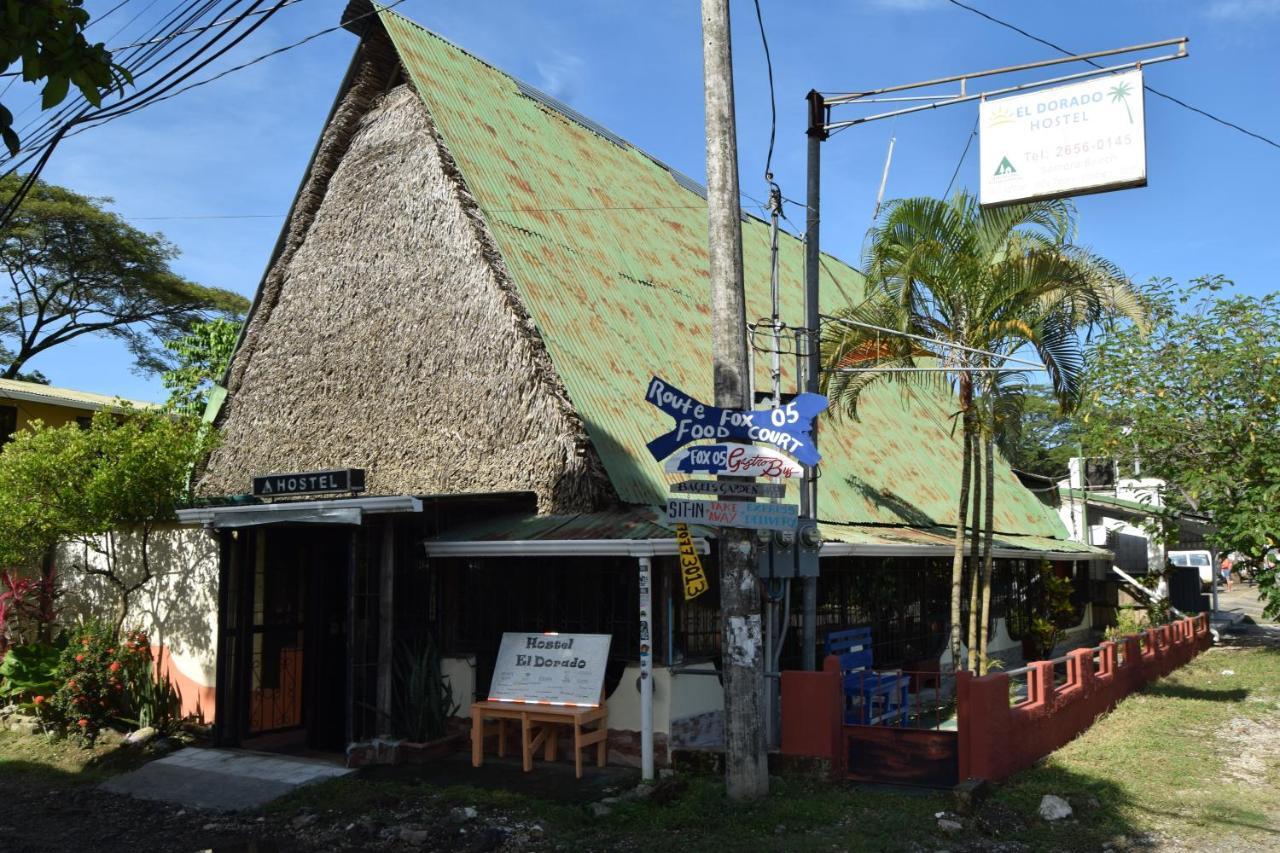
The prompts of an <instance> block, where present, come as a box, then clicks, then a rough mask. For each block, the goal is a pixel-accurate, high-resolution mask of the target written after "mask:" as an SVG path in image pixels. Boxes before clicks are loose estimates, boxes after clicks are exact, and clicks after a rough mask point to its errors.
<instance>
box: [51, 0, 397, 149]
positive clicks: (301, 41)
mask: <svg viewBox="0 0 1280 853" xmlns="http://www.w3.org/2000/svg"><path fill="white" fill-rule="evenodd" d="M297 2H300V0H282V2H281V3H279V4H277V5H276V6H275V7H273V9H271V10H270V11H268V12H267V13H266V14H267V15H268V16H270V15H271V14H272V13H274V12H276V11H279V10H280V9H283V8H284V7H285V6H292V5H293V4H294V3H297ZM403 2H405V0H395V2H393V3H391V4H389V5H387V6H383V7H381V10H382V11H390V10H391V9H394V8H395V7H397V6H399V5H400V4H401V3H403ZM258 14H261V13H258ZM374 14H377V10H375V11H373V12H366V13H365V14H364V15H359V16H357V17H355V18H350V19H348V20H346V21H344V22H343V23H341V24H337V25H336V26H332V27H328V28H326V29H323V30H320V31H319V32H314V33H312V34H311V35H309V36H307V37H306V38H301V39H298V40H297V41H295V42H293V43H292V44H286V45H284V46H283V47H278V48H276V49H275V50H271V51H268V52H266V53H264V54H262V55H261V56H256V57H254V58H253V59H250V60H249V61H248V62H242V63H240V64H239V65H234V66H232V67H231V68H228V69H226V70H225V71H221V72H219V73H217V74H215V75H213V76H212V77H209V78H207V79H204V80H197V81H196V82H194V83H191V84H189V85H187V86H183V87H182V88H181V89H179V90H177V91H176V92H171V93H169V94H167V95H163V96H155V97H152V98H150V99H148V100H147V101H146V102H144V103H141V104H136V105H133V106H131V107H129V108H128V109H127V110H125V111H124V112H121V113H117V114H115V115H108V116H106V117H104V118H103V119H102V120H101V121H98V120H97V119H91V121H94V122H95V123H94V124H91V125H88V126H86V127H83V128H81V129H80V130H77V131H76V132H75V133H73V134H71V135H72V136H75V135H76V134H79V133H83V132H84V131H86V130H88V129H89V128H90V127H99V126H101V125H104V124H106V123H107V122H109V121H111V120H112V119H116V118H119V117H120V116H123V115H128V114H129V113H132V112H135V111H137V110H139V109H141V108H142V107H148V106H151V105H152V104H158V103H160V102H161V101H167V100H169V99H170V98H176V97H178V96H179V95H181V94H182V93H183V92H190V91H191V90H192V89H198V88H199V87H201V86H204V85H207V84H209V83H212V82H213V81H214V80H220V79H222V78H223V77H226V76H227V75H228V74H231V73H233V72H236V71H242V70H244V69H245V68H248V67H249V66H251V65H257V64H258V63H259V62H262V61H263V60H265V59H270V58H271V57H273V56H277V55H279V54H281V53H284V52H285V51H289V50H293V49H294V48H295V47H302V46H303V45H304V44H306V43H307V42H309V41H313V40H315V39H318V38H320V37H321V36H327V35H328V34H329V33H333V32H337V31H338V30H341V29H344V28H345V27H346V25H347V24H350V23H352V22H353V21H358V20H360V19H361V18H363V17H367V16H368V15H374ZM266 20H267V19H266V18H263V19H262V20H261V21H259V22H258V23H256V24H254V25H253V27H250V29H249V31H248V32H246V33H244V34H243V35H242V36H241V37H240V39H243V38H244V37H245V36H247V35H249V33H251V32H253V30H254V29H256V28H257V27H258V26H259V25H260V24H263V23H265V22H266ZM238 41H239V39H238V40H237V41H236V42H232V43H231V44H230V45H227V47H226V48H224V49H223V50H222V51H221V52H220V53H219V54H217V55H216V56H213V57H211V58H210V60H209V62H211V61H212V60H214V59H217V58H218V56H221V55H222V53H225V52H226V51H227V50H229V49H230V48H232V47H235V45H236V44H237V43H238ZM207 64H208V62H205V63H204V64H203V65H201V66H200V67H201V68H203V67H204V65H207ZM198 70H200V69H199V68H197V69H194V70H193V71H192V72H191V73H195V71H198ZM188 76H190V75H188ZM178 82H181V81H178Z"/></svg>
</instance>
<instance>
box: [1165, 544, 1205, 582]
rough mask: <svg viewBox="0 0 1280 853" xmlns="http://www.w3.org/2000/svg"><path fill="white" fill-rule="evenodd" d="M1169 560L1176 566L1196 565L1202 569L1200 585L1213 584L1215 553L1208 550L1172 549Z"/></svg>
mask: <svg viewBox="0 0 1280 853" xmlns="http://www.w3.org/2000/svg"><path fill="white" fill-rule="evenodd" d="M1169 562H1171V563H1173V564H1174V565H1175V566H1195V567H1196V568H1197V569H1199V570H1200V586H1202V587H1204V588H1206V589H1208V588H1210V587H1212V586H1213V555H1212V554H1210V553H1209V552H1208V551H1170V552H1169Z"/></svg>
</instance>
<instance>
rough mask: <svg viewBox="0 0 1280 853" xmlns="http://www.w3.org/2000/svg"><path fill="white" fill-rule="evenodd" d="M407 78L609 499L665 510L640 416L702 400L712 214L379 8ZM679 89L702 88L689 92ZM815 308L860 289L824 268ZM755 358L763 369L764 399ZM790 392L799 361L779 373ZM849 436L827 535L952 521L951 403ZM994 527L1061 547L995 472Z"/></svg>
mask: <svg viewBox="0 0 1280 853" xmlns="http://www.w3.org/2000/svg"><path fill="white" fill-rule="evenodd" d="M382 20H383V22H384V23H385V25H386V28H387V30H388V32H389V34H390V35H391V38H392V41H393V43H394V44H395V47H396V50H397V51H398V53H399V55H400V58H401V60H402V61H403V63H404V66H405V68H406V69H407V70H408V74H409V76H410V79H411V80H412V83H413V85H414V86H415V88H416V89H417V91H418V93H419V95H420V96H421V97H422V99H423V101H424V102H425V104H426V106H427V108H428V109H429V111H430V113H431V115H432V117H433V119H434V121H435V123H436V126H437V128H438V130H439V132H440V133H441V135H442V137H443V138H444V140H445V143H446V144H447V146H448V148H449V151H450V153H451V154H452V155H453V157H454V159H455V160H456V162H457V164H458V167H459V169H460V170H461V172H462V175H463V177H464V179H465V181H466V184H467V187H468V188H469V190H470V191H471V193H472V194H473V196H474V197H475V199H476V201H477V203H478V204H479V205H480V207H481V208H482V209H483V210H484V215H485V218H486V220H487V222H488V225H489V227H490V230H491V231H492V233H493V235H494V238H495V239H496V240H497V243H498V246H499V249H500V250H501V252H502V256H503V260H504V261H505V263H506V266H507V268H508V270H509V271H510V273H511V276H512V278H513V279H514V281H515V284H516V286H517V288H518V290H519V293H520V296H521V297H522V299H523V301H524V303H525V305H526V306H527V308H528V310H529V312H530V314H531V316H532V317H533V320H534V321H535V322H536V324H537V326H538V331H539V332H540V334H541V335H542V338H543V340H544V341H545V342H546V346H547V349H548V351H549V353H550V355H551V359H552V362H553V363H554V365H555V367H556V369H557V371H558V372H559V375H560V377H561V379H562V381H563V382H564V384H565V387H566V389H567V390H568V392H569V396H570V398H571V399H572V400H573V403H574V405H575V407H576V408H577V411H578V413H579V414H580V416H581V417H582V419H583V421H584V423H585V425H586V429H587V431H588V433H589V435H590V437H591V439H592V442H593V444H594V446H595V448H596V450H597V452H598V453H599V454H600V457H601V459H602V461H603V463H604V466H605V468H606V470H607V471H608V474H609V477H610V479H611V480H612V482H613V485H614V487H615V488H616V490H617V492H618V495H619V497H620V498H621V499H622V500H623V501H624V502H626V503H631V504H640V505H656V504H660V503H662V502H663V501H664V500H665V498H666V496H667V490H668V484H669V482H670V480H671V479H672V477H669V476H668V475H666V474H664V473H663V471H662V467H661V465H660V464H659V463H657V462H655V461H654V460H653V459H652V457H651V456H650V455H649V453H648V451H647V450H646V449H645V443H646V442H647V441H649V440H650V439H652V438H653V437H655V436H657V435H659V434H661V433H663V432H666V431H667V430H668V429H669V428H670V420H669V419H668V418H666V416H664V415H662V414H661V413H660V412H658V411H657V409H655V408H653V407H652V406H650V405H648V404H647V403H645V402H644V392H645V389H646V387H647V385H648V382H649V378H650V377H651V376H654V375H657V376H660V377H663V378H664V379H667V380H668V381H670V382H672V383H673V384H675V385H677V386H679V387H680V388H682V389H683V390H685V391H687V392H689V393H691V394H694V395H695V396H698V397H699V398H701V399H704V400H707V401H710V400H711V399H712V389H711V351H710V350H711V331H710V313H711V312H710V305H709V299H708V295H709V292H708V286H707V250H706V240H707V236H706V235H707V230H706V203H705V201H704V200H703V198H702V197H701V196H700V195H698V194H697V193H696V192H693V191H691V190H689V189H687V188H685V187H682V186H681V185H679V184H677V182H676V180H675V178H674V177H673V175H672V173H671V172H670V171H669V170H668V169H667V168H666V167H665V166H663V165H662V164H661V163H659V162H657V161H656V160H654V159H652V158H651V157H649V156H648V155H646V154H644V153H643V152H641V151H639V150H638V149H636V148H633V147H631V146H629V145H626V144H622V145H619V144H616V143H615V142H614V141H610V140H609V139H607V138H605V137H604V136H602V135H600V134H598V133H595V132H593V131H592V130H589V129H588V128H587V127H585V126H584V125H583V124H581V123H578V122H576V121H573V120H570V119H569V118H567V117H566V116H565V115H564V114H563V113H561V112H559V111H557V110H554V109H552V108H550V107H548V106H547V105H545V104H543V103H541V102H539V101H538V100H535V99H534V98H532V97H529V96H527V95H525V94H522V92H521V90H520V87H519V85H518V84H517V82H516V81H515V80H513V79H512V78H511V77H509V76H508V75H506V74H504V73H502V72H500V71H498V70H497V69H495V68H493V67H491V66H489V65H487V64H486V63H484V62H482V61H480V60H478V59H476V58H475V57H473V56H470V55H469V54H467V53H465V52H464V51H462V50H460V49H458V48H457V47H455V46H453V45H451V44H449V43H448V42H446V41H444V40H443V39H441V38H440V37H438V36H436V35H434V34H432V33H430V32H428V31H426V30H424V29H422V28H421V27H419V26H418V25H416V24H414V23H412V22H411V21H408V20H406V19H405V18H402V17H400V16H398V15H396V14H394V13H391V12H385V11H384V12H383V13H382ZM690 85H698V84H697V82H696V81H691V83H690ZM743 243H744V263H745V269H746V283H747V314H748V318H750V319H754V318H757V317H764V316H766V315H767V314H768V298H769V231H768V226H767V225H766V224H765V223H763V222H761V221H759V220H755V219H752V220H751V221H749V222H747V223H745V224H744V226H743ZM780 264H781V281H782V291H783V294H784V304H783V312H782V313H783V319H784V321H788V322H792V323H796V324H799V323H801V322H802V320H803V310H802V265H803V248H802V245H801V243H800V241H798V240H796V239H794V238H793V237H791V236H789V235H787V236H784V238H783V240H782V248H781V262H780ZM824 267H825V274H824V282H823V285H824V290H825V294H824V303H825V304H826V307H828V308H834V307H835V306H837V305H838V304H840V303H841V301H842V297H841V295H840V293H839V292H838V291H840V290H843V291H844V292H845V293H846V294H848V295H849V296H851V297H854V298H856V297H857V296H858V295H860V293H861V284H860V278H859V276H858V274H857V272H856V271H854V270H853V269H851V268H850V267H848V266H846V265H844V264H842V263H840V262H839V261H837V260H835V259H833V258H829V257H828V258H827V259H826V261H825V263H824ZM767 361H768V359H767V356H761V358H760V359H759V363H758V365H757V378H758V382H757V385H758V387H766V382H767V377H766V373H765V370H766V369H767ZM783 361H784V364H785V366H786V369H787V371H788V374H787V376H786V377H784V387H785V386H786V385H794V378H793V374H792V373H791V372H790V371H791V368H792V366H793V365H792V362H793V359H792V358H790V357H785V358H784V359H783ZM860 407H861V412H862V418H861V420H860V421H859V422H856V423H853V422H840V421H827V422H825V423H824V426H823V429H822V433H821V441H822V452H823V457H824V462H823V465H822V469H821V474H822V476H821V480H820V483H819V485H820V494H819V510H820V515H821V517H822V518H824V519H827V520H832V521H838V522H850V523H878V524H897V525H910V526H916V527H930V526H934V525H938V524H948V523H952V524H953V523H954V517H955V516H954V513H955V508H954V504H955V495H956V489H957V481H958V480H959V470H960V468H959V466H960V447H959V441H958V438H957V436H955V435H953V429H952V420H951V418H950V415H951V413H952V412H953V411H954V409H955V403H954V401H953V400H952V398H951V397H950V396H949V395H947V394H946V393H945V392H943V391H929V390H916V391H915V398H914V399H913V400H911V401H910V402H908V401H907V400H906V399H905V398H904V396H903V394H902V392H901V391H900V390H899V389H898V388H894V387H881V388H878V389H876V390H875V391H873V392H869V393H868V394H866V396H865V397H864V399H863V401H862V402H861V404H860ZM997 476H998V480H999V483H998V487H997V490H996V495H997V509H996V526H997V527H998V528H999V529H1001V530H1009V531H1018V532H1021V533H1034V534H1040V535H1045V536H1052V537H1057V536H1064V535H1065V530H1064V528H1063V527H1062V524H1061V522H1060V521H1059V519H1058V517H1057V515H1056V513H1054V512H1053V511H1052V510H1050V509H1048V508H1047V507H1045V506H1044V505H1043V504H1041V503H1040V502H1039V501H1037V500H1036V499H1035V498H1034V496H1032V495H1031V494H1030V493H1029V492H1027V491H1026V490H1025V489H1023V488H1022V486H1021V485H1020V484H1019V483H1018V481H1017V479H1016V478H1015V477H1014V476H1013V474H1012V472H1011V471H1010V470H1009V468H1008V467H1007V466H1006V465H1004V464H1001V465H1000V466H999V471H998V475H997Z"/></svg>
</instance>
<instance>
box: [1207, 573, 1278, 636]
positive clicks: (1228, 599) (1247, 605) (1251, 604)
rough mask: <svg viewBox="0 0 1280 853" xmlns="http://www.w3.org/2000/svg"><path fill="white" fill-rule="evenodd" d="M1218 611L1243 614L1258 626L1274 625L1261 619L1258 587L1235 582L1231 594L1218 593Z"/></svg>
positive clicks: (1270, 621) (1267, 620)
mask: <svg viewBox="0 0 1280 853" xmlns="http://www.w3.org/2000/svg"><path fill="white" fill-rule="evenodd" d="M1218 609H1219V610H1224V611H1229V612H1230V611H1234V612H1237V613H1243V614H1244V615H1245V616H1248V617H1250V618H1251V619H1253V621H1254V622H1256V623H1258V624H1259V625H1262V624H1275V623H1274V622H1273V621H1272V620H1269V619H1264V618H1263V617H1262V602H1261V601H1259V600H1258V587H1257V586H1256V585H1255V584H1247V583H1241V582H1240V581H1236V583H1235V584H1233V588H1232V590H1231V592H1226V591H1225V590H1223V591H1219V592H1218Z"/></svg>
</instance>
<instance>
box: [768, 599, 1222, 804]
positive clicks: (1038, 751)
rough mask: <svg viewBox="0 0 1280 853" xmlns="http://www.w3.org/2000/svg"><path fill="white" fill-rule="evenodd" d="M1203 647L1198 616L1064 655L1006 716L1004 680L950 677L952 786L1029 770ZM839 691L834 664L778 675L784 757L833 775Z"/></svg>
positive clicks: (1204, 631)
mask: <svg viewBox="0 0 1280 853" xmlns="http://www.w3.org/2000/svg"><path fill="white" fill-rule="evenodd" d="M1211 642H1212V637H1211V635H1210V633H1209V622H1208V619H1207V618H1205V617H1204V615H1203V614H1202V615H1200V616H1197V617H1193V618H1190V619H1182V620H1179V621H1178V622H1175V623H1173V624H1170V625H1162V626H1161V627H1160V628H1158V629H1155V630H1150V631H1146V632H1145V633H1144V634H1143V635H1142V637H1127V638H1125V640H1124V641H1123V642H1122V643H1111V642H1104V643H1102V644H1101V646H1100V651H1098V652H1095V651H1094V650H1093V649H1078V650H1076V651H1073V652H1070V653H1069V660H1068V668H1067V672H1068V677H1067V683H1066V684H1064V685H1063V686H1062V687H1055V686H1054V683H1053V664H1052V663H1050V662H1048V661H1037V662H1036V663H1033V664H1031V665H1030V666H1031V669H1030V671H1029V672H1028V673H1027V676H1028V679H1027V680H1028V697H1029V698H1028V699H1027V700H1026V701H1024V702H1021V703H1019V704H1017V705H1015V706H1013V707H1010V705H1009V676H1008V675H1007V674H1005V673H994V674H992V675H987V676H984V677H982V678H977V677H975V676H973V675H971V674H969V673H967V672H962V673H960V674H959V675H958V676H957V682H958V703H959V704H958V711H957V712H958V715H959V737H960V755H959V765H960V766H959V778H961V779H968V778H971V777H974V778H980V779H989V780H992V781H996V780H999V779H1003V778H1005V777H1007V776H1009V775H1011V774H1013V773H1016V772H1017V771H1018V770H1021V769H1023V768H1026V767H1030V766H1031V765H1032V764H1034V763H1035V762H1036V761H1038V760H1039V759H1040V758H1042V757H1044V756H1045V755H1048V754H1049V753H1050V752H1052V751H1054V750H1055V749H1058V748H1059V747H1061V746H1063V745H1064V744H1066V743H1067V742H1068V741H1070V740H1071V739H1072V738H1074V737H1076V736H1077V735H1079V734H1080V733H1081V732H1083V731H1084V730H1086V729H1087V728H1089V726H1091V725H1092V724H1093V721H1094V720H1095V719H1097V717H1098V715H1100V714H1103V713H1105V712H1106V711H1108V710H1110V709H1111V708H1113V707H1114V706H1115V705H1116V703H1118V702H1119V701H1120V700H1121V699H1123V698H1124V697H1125V696H1128V695H1129V694H1130V693H1132V692H1133V691H1135V690H1137V689H1139V688H1140V687H1142V686H1143V685H1144V684H1146V683H1147V682H1148V681H1152V680H1154V679H1156V678H1160V677H1161V676H1164V675H1167V674H1169V673H1170V672H1172V671H1173V670H1174V669H1176V668H1177V667H1179V666H1182V665H1183V664H1185V663H1186V662H1187V661H1189V660H1191V658H1193V657H1195V656H1196V655H1197V654H1199V653H1200V652H1202V651H1203V650H1205V649H1206V648H1208V647H1209V645H1210V644H1211ZM1095 656H1096V661H1095ZM840 684H841V676H840V670H839V663H838V661H837V660H836V659H835V658H833V657H832V658H828V659H827V660H826V661H825V662H824V667H823V671H821V672H783V673H782V752H783V753H784V754H787V755H797V756H809V757H814V758H822V759H826V760H828V761H830V762H831V766H832V767H833V768H837V769H839V768H841V767H842V766H843V762H844V759H845V757H844V754H843V751H842V749H841V741H842V727H843V720H842V719H841V709H842V707H843V695H842V692H841V686H840ZM907 733H908V734H910V733H911V730H908V731H907Z"/></svg>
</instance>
